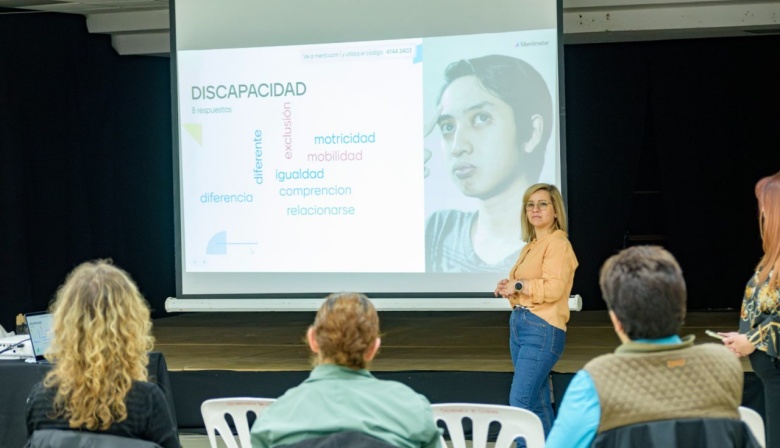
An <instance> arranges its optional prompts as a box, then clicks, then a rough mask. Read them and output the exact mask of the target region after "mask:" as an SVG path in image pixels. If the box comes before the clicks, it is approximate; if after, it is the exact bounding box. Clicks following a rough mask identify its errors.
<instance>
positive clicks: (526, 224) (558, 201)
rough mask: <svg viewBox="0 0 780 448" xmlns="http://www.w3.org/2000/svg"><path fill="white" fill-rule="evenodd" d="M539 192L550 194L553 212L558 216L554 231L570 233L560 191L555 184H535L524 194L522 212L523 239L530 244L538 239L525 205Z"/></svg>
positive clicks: (554, 223)
mask: <svg viewBox="0 0 780 448" xmlns="http://www.w3.org/2000/svg"><path fill="white" fill-rule="evenodd" d="M539 190H544V191H546V192H548V193H550V200H551V201H552V205H553V211H554V212H555V215H557V217H556V218H555V220H554V221H553V229H554V230H563V231H564V232H568V230H567V225H566V207H564V206H563V196H561V192H560V191H559V190H558V187H556V186H555V185H553V184H533V185H531V186H530V187H528V188H527V189H526V190H525V194H523V207H522V211H521V212H520V227H521V229H522V239H523V241H525V242H526V243H529V242H531V240H533V239H534V238H536V229H535V228H534V226H533V225H532V224H531V221H529V220H528V212H527V211H526V209H525V204H527V203H528V200H529V199H530V198H531V195H533V194H534V193H536V192H537V191H539Z"/></svg>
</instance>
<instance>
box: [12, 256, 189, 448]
mask: <svg viewBox="0 0 780 448" xmlns="http://www.w3.org/2000/svg"><path fill="white" fill-rule="evenodd" d="M51 312H52V314H53V322H54V328H53V335H52V341H51V345H50V346H49V349H48V351H47V353H46V357H47V359H49V360H50V361H53V363H54V365H53V367H52V369H51V370H50V371H49V372H48V373H47V374H46V377H45V378H44V380H43V381H42V382H40V383H38V384H36V385H35V386H34V387H33V389H32V392H31V393H30V395H29V397H28V398H27V433H28V436H30V437H31V439H32V436H33V433H34V432H35V431H38V430H65V431H68V432H63V433H61V434H63V437H65V438H67V437H69V436H70V434H69V433H70V431H71V430H73V431H77V432H81V431H86V432H89V433H95V434H107V435H113V436H121V437H124V438H132V439H142V440H147V441H150V442H154V443H156V444H158V445H160V446H163V447H165V448H178V447H179V440H178V435H177V432H176V428H175V427H174V426H173V420H172V418H171V415H170V412H169V410H168V405H167V404H166V402H165V397H164V395H163V393H162V391H161V389H160V388H159V387H158V386H157V385H156V384H153V383H150V382H148V381H147V379H148V378H147V375H148V373H147V372H148V371H147V364H148V363H149V358H148V355H147V352H148V351H149V350H150V349H151V348H152V344H153V342H154V339H153V337H152V335H151V327H152V324H151V321H150V318H149V308H148V305H147V303H146V301H145V300H144V298H143V297H142V296H141V294H140V292H139V291H138V288H137V287H136V285H135V283H133V281H132V280H131V279H130V277H129V276H128V274H127V273H126V272H124V271H123V270H121V269H119V268H117V267H115V266H113V265H112V264H111V263H110V262H108V261H94V262H87V263H83V264H81V265H79V266H78V267H76V269H74V270H73V271H72V272H71V273H70V274H69V275H68V277H67V279H66V281H65V283H64V284H63V285H62V286H60V288H59V290H58V291H57V296H56V298H55V301H54V303H53V304H52V305H51ZM29 444H30V442H28V445H29Z"/></svg>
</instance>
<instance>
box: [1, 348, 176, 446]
mask: <svg viewBox="0 0 780 448" xmlns="http://www.w3.org/2000/svg"><path fill="white" fill-rule="evenodd" d="M51 367H52V366H51V364H30V363H26V362H24V361H23V360H0V447H2V448H22V447H23V446H24V444H25V443H27V422H26V416H25V404H26V402H27V395H28V394H29V393H30V390H32V387H33V385H35V383H37V382H38V381H42V380H43V377H44V376H45V375H46V372H48V371H49V369H51ZM148 368H149V381H151V382H154V383H157V384H158V385H159V386H160V389H162V392H163V395H165V401H166V402H167V403H168V410H169V411H170V412H171V418H172V419H173V424H174V426H176V427H178V425H177V422H176V410H175V408H174V405H173V393H172V391H171V381H170V378H169V376H168V365H167V364H166V363H165V357H163V355H162V353H159V352H150V353H149V366H148Z"/></svg>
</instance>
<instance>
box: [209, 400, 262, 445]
mask: <svg viewBox="0 0 780 448" xmlns="http://www.w3.org/2000/svg"><path fill="white" fill-rule="evenodd" d="M274 401H276V400H275V399H274V398H251V397H232V398H214V399H211V400H206V401H204V402H203V404H201V405H200V414H201V415H202V416H203V423H205V424H206V432H207V433H208V435H209V443H210V444H211V448H218V446H217V437H216V434H215V430H216V432H218V433H219V435H220V436H221V437H222V441H223V442H225V445H227V447H228V448H239V446H238V445H236V439H235V437H233V431H231V429H230V425H228V421H227V419H226V418H225V416H226V415H228V414H230V417H231V418H232V419H233V423H234V424H235V426H236V432H237V433H238V440H239V442H241V448H251V446H252V442H251V440H250V433H249V429H250V428H249V419H248V413H249V412H250V411H251V412H254V413H255V416H257V417H259V416H260V414H261V413H262V412H263V411H264V410H265V408H267V407H268V406H269V405H270V404H271V403H273V402H274Z"/></svg>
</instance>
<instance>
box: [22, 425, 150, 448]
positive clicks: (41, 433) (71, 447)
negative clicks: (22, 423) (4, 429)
mask: <svg viewBox="0 0 780 448" xmlns="http://www.w3.org/2000/svg"><path fill="white" fill-rule="evenodd" d="M63 446H67V447H68V448H81V447H85V448H86V447H95V446H110V447H111V448H161V447H160V445H158V444H156V443H154V442H150V441H148V440H141V439H133V438H131V437H120V436H115V435H112V434H103V433H99V432H89V431H75V430H70V429H36V430H35V431H33V433H32V437H30V440H28V441H27V445H25V448H61V447H63Z"/></svg>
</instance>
